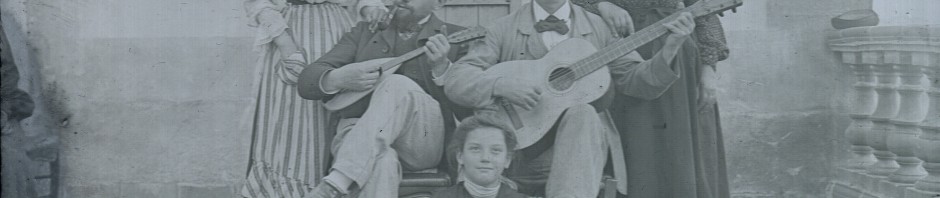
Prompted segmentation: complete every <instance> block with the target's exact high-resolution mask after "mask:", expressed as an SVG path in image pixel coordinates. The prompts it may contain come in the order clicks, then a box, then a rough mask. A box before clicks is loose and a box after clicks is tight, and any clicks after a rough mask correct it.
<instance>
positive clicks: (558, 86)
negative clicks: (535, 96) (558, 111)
mask: <svg viewBox="0 0 940 198" xmlns="http://www.w3.org/2000/svg"><path fill="white" fill-rule="evenodd" d="M575 80H576V79H575V75H574V71H573V70H571V69H570V68H567V67H559V68H557V69H555V70H552V74H551V75H549V77H548V82H549V84H551V86H552V88H554V89H555V90H567V89H568V88H570V87H571V85H572V84H574V81H575Z"/></svg>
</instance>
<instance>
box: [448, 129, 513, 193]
mask: <svg viewBox="0 0 940 198" xmlns="http://www.w3.org/2000/svg"><path fill="white" fill-rule="evenodd" d="M509 158H510V156H509V154H508V148H506V140H505V138H504V137H503V132H502V131H500V130H499V129H496V128H491V127H484V128H478V129H474V130H473V131H470V132H469V134H467V142H466V143H464V146H463V149H461V151H460V152H458V153H457V161H458V162H460V163H461V164H463V165H464V167H463V172H464V175H465V176H466V177H467V179H468V180H470V181H472V182H473V183H475V184H477V185H481V186H493V185H496V182H499V176H500V175H501V174H502V173H503V170H504V169H506V168H508V167H509V162H510V159H509Z"/></svg>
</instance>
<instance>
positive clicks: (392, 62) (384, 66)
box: [323, 26, 486, 111]
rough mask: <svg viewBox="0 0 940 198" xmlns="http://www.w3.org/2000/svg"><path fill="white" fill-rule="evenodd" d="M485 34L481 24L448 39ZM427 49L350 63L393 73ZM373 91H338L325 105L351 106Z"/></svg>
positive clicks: (454, 40)
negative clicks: (370, 66) (377, 66)
mask: <svg viewBox="0 0 940 198" xmlns="http://www.w3.org/2000/svg"><path fill="white" fill-rule="evenodd" d="M484 35H486V29H485V28H483V27H481V26H476V27H473V28H468V29H465V30H461V31H459V32H454V33H453V34H451V35H448V36H447V41H448V42H449V43H451V44H459V43H463V42H466V41H469V40H473V39H476V38H480V37H483V36H484ZM427 50H428V49H427V47H421V48H418V49H415V50H412V51H410V52H408V53H405V54H404V55H401V56H398V57H390V58H378V59H372V60H367V61H363V62H358V63H352V64H350V65H380V66H379V67H381V70H382V72H381V73H385V74H391V73H395V71H397V70H398V68H399V66H401V63H403V62H405V61H408V60H411V59H413V58H415V57H418V56H420V55H422V54H424V52H427ZM386 76H388V75H382V76H381V77H379V80H378V82H382V80H384V79H385V77H386ZM372 91H374V88H370V89H368V90H364V91H352V90H343V91H340V92H339V93H336V95H334V96H333V99H331V100H330V101H327V102H326V103H324V104H323V106H324V107H325V108H326V109H327V110H330V111H336V110H340V109H343V108H346V107H349V105H352V104H353V103H356V101H359V100H361V99H362V98H364V97H366V96H368V95H369V94H370V93H372Z"/></svg>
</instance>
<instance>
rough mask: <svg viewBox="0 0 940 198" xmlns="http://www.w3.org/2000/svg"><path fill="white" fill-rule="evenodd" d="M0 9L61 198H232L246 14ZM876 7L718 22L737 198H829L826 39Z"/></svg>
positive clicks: (773, 10)
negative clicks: (842, 19) (57, 159)
mask: <svg viewBox="0 0 940 198" xmlns="http://www.w3.org/2000/svg"><path fill="white" fill-rule="evenodd" d="M2 2H3V12H4V23H5V24H6V23H11V22H9V21H10V19H15V21H14V22H13V23H19V24H23V28H22V29H20V32H17V33H16V34H18V35H20V36H21V37H18V38H21V39H27V40H28V41H29V43H30V45H28V46H27V45H25V44H24V45H20V47H22V48H19V49H18V50H19V51H20V52H19V53H18V54H17V55H18V59H17V61H18V62H19V61H23V62H28V63H29V64H27V65H30V68H29V69H21V72H23V70H29V71H32V72H31V73H30V72H23V73H26V75H32V77H27V78H25V79H26V80H24V82H21V85H27V86H29V88H30V89H27V90H30V92H31V94H37V95H39V96H37V97H41V98H42V99H41V101H42V104H40V105H43V107H42V108H43V109H44V110H43V112H42V113H40V114H38V115H37V116H34V117H33V118H31V119H32V120H36V121H32V122H33V123H34V124H32V125H31V127H33V130H40V131H52V132H55V133H58V135H59V136H60V137H61V142H62V145H61V150H60V151H61V153H62V158H61V160H62V167H61V171H62V182H61V183H60V186H61V188H62V189H63V193H62V195H63V196H64V197H118V196H128V197H167V196H173V195H176V196H179V197H232V195H233V193H234V192H235V190H236V188H237V187H238V186H239V185H240V183H239V180H240V179H241V178H242V177H243V175H244V173H245V170H246V166H247V163H246V161H247V153H248V144H249V134H250V131H249V130H248V129H249V128H248V127H249V126H250V122H248V121H249V119H250V115H248V112H249V108H250V105H251V100H252V94H253V92H252V86H253V80H254V76H255V75H254V74H255V73H256V72H255V69H256V68H255V67H254V66H255V64H254V60H255V57H256V54H255V53H253V52H251V50H250V41H251V38H250V29H249V28H248V27H247V26H246V25H245V22H246V19H245V18H244V11H243V10H242V8H241V3H240V1H230V0H205V1H192V0H164V1H145V0H124V1H119V0H107V1H94V0H43V1H26V0H2ZM869 2H870V1H867V0H838V1H815V0H791V1H771V0H748V1H745V5H744V6H743V7H741V8H739V9H738V10H739V12H738V13H727V15H726V17H724V18H722V20H723V23H724V25H725V28H726V30H727V31H726V32H727V36H728V40H729V46H730V48H731V53H732V54H731V57H730V58H729V60H727V61H724V62H721V63H720V64H719V66H718V67H719V74H720V75H721V76H722V78H721V81H720V82H721V84H720V87H721V88H720V90H719V95H718V97H719V105H720V106H721V114H722V116H723V121H722V125H723V128H724V135H725V137H724V138H725V144H726V150H727V154H728V158H727V163H728V169H729V170H728V172H729V178H730V179H731V184H732V193H733V194H734V195H735V196H738V197H778V196H817V195H822V194H824V192H825V190H826V184H827V181H828V179H829V177H830V176H831V175H832V173H831V167H834V166H833V163H834V162H838V161H841V160H840V159H842V158H843V156H845V155H846V152H845V151H844V150H845V148H846V147H847V146H846V144H845V143H844V142H843V140H844V139H843V138H841V136H842V130H843V129H844V128H845V126H846V125H847V123H848V118H847V117H846V116H844V113H845V112H846V110H845V109H846V106H847V104H845V103H846V101H845V100H844V98H846V97H848V91H849V90H850V89H847V87H849V86H850V85H851V83H852V78H851V76H850V72H848V69H847V68H844V67H840V66H839V65H838V64H836V61H835V59H834V57H833V55H832V54H831V52H829V51H828V50H827V49H826V47H825V41H824V38H825V31H826V30H831V29H832V28H831V27H830V26H829V18H831V17H832V16H835V15H837V14H838V13H841V12H843V11H846V10H850V9H858V8H867V7H869V6H870V3H869ZM11 5H12V6H11ZM8 15H15V17H13V18H10V17H7V16H8ZM5 27H6V26H5ZM27 49H28V50H27ZM21 57H23V58H21ZM30 57H33V58H30ZM20 59H23V60H20Z"/></svg>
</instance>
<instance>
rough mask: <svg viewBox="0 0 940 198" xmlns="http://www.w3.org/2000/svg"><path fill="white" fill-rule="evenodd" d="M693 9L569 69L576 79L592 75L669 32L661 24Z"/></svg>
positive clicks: (609, 47) (615, 43) (648, 28)
mask: <svg viewBox="0 0 940 198" xmlns="http://www.w3.org/2000/svg"><path fill="white" fill-rule="evenodd" d="M691 9H693V7H687V8H685V9H682V10H680V11H677V12H676V13H677V14H673V15H670V16H668V17H666V18H664V19H662V20H659V21H657V22H656V23H653V24H651V25H649V26H647V27H646V28H643V29H642V30H640V31H637V32H635V33H633V34H631V35H630V36H628V37H626V38H621V39H619V40H617V41H616V42H614V43H613V44H611V45H608V46H607V47H604V48H603V49H600V50H599V51H598V52H597V53H594V54H592V55H590V56H588V57H586V58H584V59H581V60H580V61H578V62H576V63H574V64H572V65H571V66H570V67H569V68H571V69H572V70H573V71H574V74H575V76H576V77H577V79H580V78H581V77H584V76H586V75H588V74H591V73H593V72H594V71H596V70H598V69H600V68H601V67H604V66H606V65H607V63H609V62H611V61H613V60H615V59H617V58H619V57H621V56H623V55H625V54H627V53H629V52H632V51H633V50H636V49H637V48H639V47H640V46H643V44H646V43H649V42H650V41H653V40H655V39H656V38H659V37H660V36H662V35H663V34H666V33H668V32H669V29H668V28H666V26H663V24H665V23H667V22H669V21H673V20H675V18H676V17H678V13H681V12H684V11H689V10H691Z"/></svg>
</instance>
